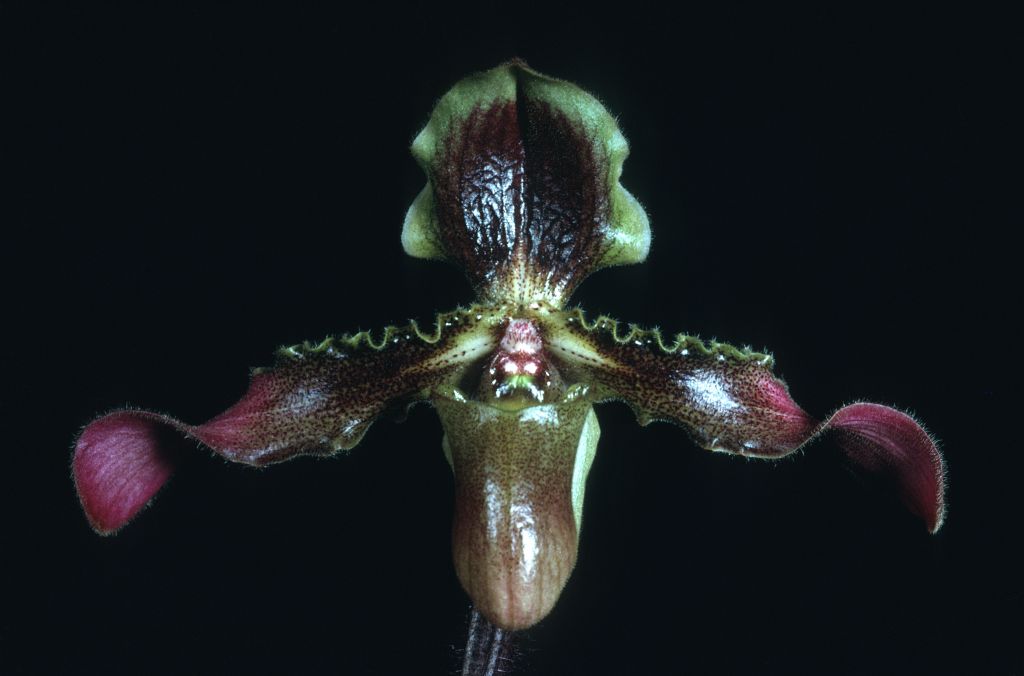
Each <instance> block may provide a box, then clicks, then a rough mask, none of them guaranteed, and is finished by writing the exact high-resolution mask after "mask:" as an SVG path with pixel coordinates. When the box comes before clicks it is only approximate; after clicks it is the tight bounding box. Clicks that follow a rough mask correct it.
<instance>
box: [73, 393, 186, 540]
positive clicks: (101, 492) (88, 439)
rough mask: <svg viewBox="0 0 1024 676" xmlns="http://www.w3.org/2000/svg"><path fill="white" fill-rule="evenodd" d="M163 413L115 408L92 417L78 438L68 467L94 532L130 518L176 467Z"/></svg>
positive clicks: (103, 531)
mask: <svg viewBox="0 0 1024 676" xmlns="http://www.w3.org/2000/svg"><path fill="white" fill-rule="evenodd" d="M161 417H162V416H158V415H156V414H153V413H146V412H144V411H117V412H115V413H110V414H108V415H105V416H103V417H101V418H98V419H96V420H94V421H93V422H92V423H90V424H89V425H88V426H86V428H85V429H84V430H83V431H82V434H81V436H79V437H78V441H77V443H76V444H75V455H74V460H73V461H72V472H73V473H74V478H75V487H76V489H77V490H78V498H79V500H81V502H82V508H83V509H84V510H85V514H86V516H87V518H88V519H89V523H90V524H91V525H92V527H93V528H94V529H95V530H96V532H98V533H100V534H102V535H110V534H112V533H114V532H116V531H117V530H118V529H120V528H121V527H122V526H124V525H125V524H126V523H128V522H129V521H131V519H132V518H133V517H134V516H135V515H136V514H138V513H139V511H140V510H142V508H143V507H145V506H146V504H147V503H148V502H149V501H150V499H152V497H153V496H154V495H156V493H157V492H158V491H159V490H160V488H161V487H162V486H163V485H164V484H165V483H166V482H167V479H168V478H170V476H171V473H172V472H173V471H174V460H173V457H172V453H171V452H170V449H169V447H168V444H167V438H166V436H167V433H168V431H169V430H168V425H167V422H166V421H163V420H161Z"/></svg>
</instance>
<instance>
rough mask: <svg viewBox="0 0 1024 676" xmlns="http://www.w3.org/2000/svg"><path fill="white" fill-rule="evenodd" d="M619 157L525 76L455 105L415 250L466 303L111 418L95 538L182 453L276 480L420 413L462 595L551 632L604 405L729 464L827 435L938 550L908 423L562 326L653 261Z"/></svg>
mask: <svg viewBox="0 0 1024 676" xmlns="http://www.w3.org/2000/svg"><path fill="white" fill-rule="evenodd" d="M627 152H628V148H627V145H626V141H625V139H624V138H623V136H622V134H621V133H620V132H619V130H618V128H617V125H616V123H615V121H614V119H613V118H612V117H611V116H610V115H609V114H608V112H607V111H606V110H605V109H604V108H603V107H602V106H601V104H600V103H599V102H598V101H597V100H596V99H594V98H593V97H591V96H590V95H589V94H587V93H585V92H583V91H582V90H580V89H579V88H577V87H576V86H574V85H572V84H569V83H567V82H563V81H559V80H555V79H552V78H549V77H546V76H543V75H540V74H539V73H536V72H535V71H533V70H531V69H529V68H528V67H527V66H525V64H523V63H521V62H511V63H509V64H505V65H502V66H499V67H498V68H495V69H493V70H490V71H487V72H485V73H482V74H479V75H475V76H472V77H469V78H467V79H465V80H463V81H462V82H460V83H458V84H457V85H456V86H455V87H454V88H453V89H452V90H451V91H450V92H448V94H447V95H445V96H444V97H443V98H442V99H441V101H440V102H439V103H438V105H437V107H436V109H435V111H434V113H433V115H432V117H431V119H430V122H429V123H428V124H427V126H426V128H425V129H424V130H423V131H422V132H421V133H420V134H419V136H418V137H417V138H416V140H415V142H414V143H413V154H414V156H415V157H416V159H417V161H418V162H419V163H420V165H421V166H422V168H423V170H424V171H425V172H426V174H427V178H428V182H427V185H426V187H425V188H424V189H423V191H422V192H421V193H420V194H419V196H418V197H417V198H416V200H415V202H414V203H413V205H412V207H411V208H410V209H409V212H408V214H407V216H406V221H405V225H404V228H403V231H402V244H403V246H404V247H405V250H406V252H408V253H409V254H410V255H413V256H417V257H421V258H434V259H440V260H446V261H449V262H451V263H453V264H455V265H458V266H460V267H461V268H462V269H463V270H465V272H466V274H467V276H468V278H469V281H470V283H471V284H472V286H473V288H474V291H475V293H476V299H475V301H474V303H473V304H471V305H469V306H468V307H465V308H459V309H456V310H454V311H451V312H447V313H443V314H440V315H438V317H437V319H436V321H435V323H434V325H433V326H430V327H420V326H418V325H417V324H416V323H410V324H409V325H407V326H402V327H388V328H386V329H384V330H383V331H381V332H379V333H376V334H373V335H371V334H369V333H365V332H364V333H359V334H356V335H353V336H344V337H339V338H328V339H327V340H324V341H322V342H320V343H317V344H309V343H307V344H303V345H298V346H293V347H288V348H283V349H282V350H280V351H279V353H278V356H277V360H276V363H275V364H274V366H272V367H269V368H263V369H257V370H256V371H255V372H254V374H253V377H252V380H251V383H250V386H249V390H248V392H247V393H246V394H245V396H244V397H243V398H242V399H241V400H240V401H239V402H238V403H237V404H235V405H234V406H233V407H231V408H230V409H228V410H227V411H225V412H223V413H221V414H220V415H218V416H216V417H215V418H213V419H212V420H210V421H208V422H206V423H203V424H200V425H189V424H186V423H183V422H181V421H179V420H177V419H175V418H172V417H169V416H166V415H162V414H158V413H151V412H147V411H139V410H122V411H115V412H113V413H110V414H108V415H105V416H102V417H100V418H98V419H97V420H95V421H94V422H92V423H91V424H89V425H88V426H87V427H86V428H85V429H84V430H83V431H82V433H81V435H80V437H79V438H78V441H77V444H76V447H75V454H74V459H73V473H74V478H75V483H76V486H77V489H78V493H79V497H80V499H81V502H82V506H83V508H84V510H85V513H86V516H87V517H88V519H89V522H90V523H91V524H92V526H93V528H95V529H96V530H97V531H98V532H100V533H103V534H109V533H113V532H115V531H116V530H118V529H119V528H121V527H122V526H124V525H125V524H126V523H127V522H128V521H129V520H131V519H132V518H133V517H134V516H135V515H136V514H137V513H138V512H139V511H140V510H141V509H142V508H143V507H144V506H145V505H146V504H147V503H148V502H149V500H150V499H151V498H152V497H153V496H154V495H155V494H156V493H157V491H159V489H160V488H161V486H163V484H164V483H165V482H166V481H167V479H168V478H169V477H170V476H171V474H172V472H173V469H174V465H175V459H176V457H177V456H178V454H179V453H180V446H181V441H182V439H183V438H184V439H190V440H193V441H194V442H198V443H200V444H202V445H203V446H206V447H208V448H209V449H212V450H213V451H214V452H215V453H217V454H219V455H220V456H222V457H224V458H226V459H228V460H232V461H234V462H240V463H244V464H249V465H257V466H259V465H266V464H270V463H275V462H280V461H284V460H288V459H291V458H293V457H296V456H299V455H310V454H315V455H329V454H333V453H336V452H338V451H341V450H347V449H351V448H352V447H354V446H355V445H356V444H358V443H359V442H360V440H361V439H362V437H363V435H364V434H365V433H366V431H367V429H368V428H369V427H370V425H371V424H372V423H373V422H374V421H375V420H376V419H377V418H378V417H380V416H381V415H382V414H383V413H385V412H386V411H389V410H402V409H404V408H405V407H408V406H410V405H412V404H415V403H417V402H426V403H429V404H430V405H432V406H433V407H434V408H435V410H436V411H437V413H438V415H439V417H440V419H441V423H442V427H443V429H444V438H443V443H442V446H443V450H444V453H445V456H446V457H447V459H448V461H449V463H450V464H451V467H452V470H453V472H454V474H455V491H456V500H455V515H454V524H453V532H452V549H453V556H454V562H455V568H456V572H457V574H458V577H459V579H460V581H461V582H462V585H463V587H464V588H465V589H466V591H467V593H468V594H469V596H470V597H471V599H472V600H473V603H474V604H475V606H476V607H477V608H478V609H479V610H480V612H481V613H482V614H483V615H484V616H485V617H486V618H487V619H488V620H490V621H491V622H492V623H493V624H495V625H496V626H498V627H501V628H503V629H522V628H525V627H529V626H531V625H533V624H535V623H536V622H538V621H540V620H541V619H543V618H544V617H545V616H546V615H547V614H548V613H549V612H550V610H551V608H552V607H553V606H554V604H555V602H556V601H557V599H558V597H559V595H560V594H561V591H562V589H563V588H564V586H565V584H566V581H567V580H568V577H569V575H570V573H571V571H572V569H573V566H574V565H575V561H576V552H577V545H578V541H579V536H580V532H581V527H582V517H583V514H582V510H583V498H584V489H585V486H586V478H587V473H588V471H589V469H590V464H591V462H592V460H593V458H594V453H595V451H596V447H597V442H598V437H599V435H600V430H599V425H598V421H597V417H596V414H595V412H594V405H595V404H598V403H601V402H605V401H612V400H616V401H624V402H626V403H627V404H628V405H629V406H630V407H631V408H632V409H633V411H634V412H635V414H636V416H637V419H638V421H639V422H640V424H641V425H646V424H648V423H650V422H652V421H655V420H663V421H668V422H672V423H675V424H677V425H679V426H681V427H683V428H684V429H685V430H686V431H687V432H688V433H689V434H690V436H691V437H692V438H693V439H694V441H695V442H696V443H697V444H698V445H700V446H702V447H703V448H706V449H709V450H713V451H720V452H723V453H731V454H736V455H744V456H750V457H758V458H779V457H783V456H786V455H789V454H791V453H793V452H795V451H796V450H798V449H799V448H801V447H802V446H803V445H805V444H806V443H808V442H809V441H811V440H813V439H815V438H817V437H818V436H821V435H823V434H829V435H831V436H832V437H833V438H834V440H835V441H836V443H837V444H838V445H839V446H840V447H841V448H842V449H843V450H844V451H845V452H846V454H847V455H848V456H849V458H850V459H851V460H852V461H853V463H854V464H855V465H857V466H858V467H860V468H862V469H864V470H867V471H870V472H875V473H880V474H882V475H884V476H886V477H888V478H890V479H891V480H892V482H893V483H894V485H895V486H896V487H897V489H898V490H899V493H900V495H901V496H902V498H903V500H904V502H905V503H906V504H907V506H908V507H909V508H910V509H911V511H913V512H914V513H915V514H916V515H918V516H919V517H921V518H922V519H923V520H924V522H925V524H926V526H927V527H928V529H929V530H930V531H931V532H935V531H937V530H938V528H939V527H940V526H941V524H942V519H943V513H944V503H943V493H944V466H943V461H942V457H941V455H940V453H939V451H938V449H937V446H936V444H935V442H934V441H933V440H932V439H931V438H930V437H929V435H928V434H927V433H926V432H925V431H924V429H923V428H922V427H921V426H920V425H919V424H918V423H917V422H916V421H915V420H914V419H913V418H911V417H910V416H909V415H907V414H905V413H902V412H900V411H898V410H895V409H892V408H889V407H886V406H882V405H879V404H872V403H854V404H850V405H848V406H844V407H843V408H840V409H839V410H838V411H836V412H835V413H833V414H832V415H831V416H829V417H827V418H826V419H825V420H824V421H819V420H817V419H815V418H813V417H811V416H810V415H808V414H807V413H805V412H804V411H803V409H801V408H800V407H799V406H798V405H797V404H796V403H795V402H794V401H793V399H792V398H791V397H790V395H789V391H788V389H787V387H786V385H785V384H784V383H783V382H782V381H781V380H780V379H778V378H777V377H776V376H774V375H773V373H772V367H773V361H772V358H771V357H770V356H768V355H766V354H761V353H757V352H753V351H751V350H749V349H738V348H735V347H732V346H730V345H726V344H723V343H718V342H710V343H707V342H704V341H701V340H699V339H697V338H694V337H690V336H686V335H677V336H674V337H671V338H668V337H665V336H662V335H661V333H660V332H659V331H657V330H644V329H641V328H639V327H637V326H634V325H624V324H621V323H619V322H617V321H614V320H612V319H609V318H606V317H598V318H596V319H593V320H590V319H588V318H587V317H586V316H585V315H584V313H583V312H582V311H581V310H580V309H577V308H567V307H566V303H567V301H568V299H569V297H570V296H571V294H572V292H573V290H574V289H575V288H576V287H577V286H578V285H579V284H580V283H581V282H582V281H583V279H584V278H586V276H587V275H589V274H590V273H592V272H594V271H595V270H598V269H600V268H602V267H607V266H612V265H624V264H630V263H638V262H641V261H643V260H644V258H645V257H646V255H647V251H648V248H649V246H650V229H649V226H648V222H647V217H646V215H645V213H644V211H643V209H642V207H641V206H640V205H639V204H638V203H637V201H636V200H635V199H634V198H633V197H632V196H631V195H630V194H629V193H628V192H627V191H626V190H625V189H624V188H623V187H622V186H621V185H620V183H619V178H620V175H621V171H622V165H623V161H624V160H625V158H626V155H627Z"/></svg>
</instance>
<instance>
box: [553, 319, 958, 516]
mask: <svg viewBox="0 0 1024 676" xmlns="http://www.w3.org/2000/svg"><path fill="white" fill-rule="evenodd" d="M549 346H550V350H551V354H552V355H553V356H554V357H555V358H556V360H557V361H558V362H559V364H560V367H561V368H563V369H564V370H565V371H566V372H568V373H569V376H567V379H568V380H570V381H571V380H572V379H573V378H576V379H581V380H585V381H588V382H595V383H597V384H599V385H600V389H599V390H598V392H597V397H598V398H605V399H621V400H623V401H625V402H626V403H628V404H629V405H630V407H632V409H633V410H634V412H635V413H636V415H637V418H638V420H639V421H640V423H641V424H643V425H646V424H647V423H649V422H651V421H653V420H665V421H668V422H673V423H676V424H678V425H681V426H682V427H684V428H685V429H686V430H687V431H688V432H689V433H690V434H691V435H692V436H693V438H694V440H695V441H696V442H697V443H698V444H700V445H701V446H703V447H704V448H707V449H709V450H713V451H722V452H727V453H734V454H739V455H745V456H750V457H758V458H779V457H783V456H786V455H789V454H791V453H793V452H795V451H796V450H798V449H799V448H801V447H802V446H804V445H805V444H807V443H808V442H810V441H812V440H813V439H815V438H817V437H818V436H820V435H822V434H824V433H826V432H830V433H833V434H835V435H836V436H837V437H838V441H839V445H840V447H841V448H843V450H844V451H845V452H846V454H847V456H848V457H849V458H850V459H851V460H852V461H853V463H854V464H856V465H857V466H858V467H860V468H862V469H864V470H867V471H871V472H878V473H881V474H883V475H884V476H886V477H888V478H890V479H891V480H893V481H894V482H895V483H896V484H897V485H898V488H899V492H900V495H901V497H902V498H903V500H904V502H905V503H906V504H907V505H908V507H909V508H910V510H911V511H912V512H914V513H915V514H917V515H918V516H920V517H921V518H922V519H923V520H924V521H925V524H926V525H927V526H928V530H929V531H931V532H933V533H934V532H935V531H937V530H938V529H939V527H940V526H941V525H942V520H943V516H944V511H945V506H944V492H945V486H944V476H945V470H944V465H943V460H942V456H941V454H940V453H939V450H938V446H937V445H936V443H935V441H934V440H933V439H932V438H931V437H930V436H929V435H928V433H927V432H926V431H925V430H924V429H923V428H922V427H921V426H920V425H919V424H918V423H917V422H916V421H915V420H914V419H913V418H911V417H910V416H909V415H907V414H906V413H902V412H900V411H897V410H896V409H893V408H889V407H887V406H882V405H879V404H870V403H857V404H851V405H850V406H845V407H843V408H841V409H839V410H838V411H836V412H835V413H834V414H832V416H830V417H829V418H828V419H827V420H826V421H825V422H819V421H817V420H815V419H814V418H812V417H811V416H809V415H808V414H807V413H806V412H804V410H803V409H802V408H800V406H798V405H797V404H796V402H794V401H793V399H792V398H791V397H790V395H789V389H788V388H787V387H786V384H785V383H783V382H782V381H781V380H780V379H778V378H776V377H775V375H774V374H773V373H772V363H773V362H772V359H771V357H770V356H768V355H765V354H760V353H756V352H752V351H750V350H746V349H744V350H741V349H737V348H735V347H733V346H731V345H725V344H722V343H710V344H705V343H703V342H701V341H700V340H698V339H696V338H692V337H688V336H682V335H680V336H677V337H676V338H675V340H674V341H673V342H672V343H670V344H666V343H665V342H664V341H663V340H662V337H661V335H660V334H659V332H658V331H657V330H655V331H645V330H642V329H639V328H637V327H635V326H630V327H628V329H623V327H620V326H619V325H618V324H617V323H616V322H615V321H614V320H611V319H608V318H604V317H602V318H599V319H598V320H597V321H595V322H594V323H592V324H590V323H587V322H586V320H585V319H584V317H583V315H582V314H581V313H580V312H579V311H576V312H574V313H569V314H563V315H562V322H561V323H560V324H558V323H556V322H552V326H551V328H549Z"/></svg>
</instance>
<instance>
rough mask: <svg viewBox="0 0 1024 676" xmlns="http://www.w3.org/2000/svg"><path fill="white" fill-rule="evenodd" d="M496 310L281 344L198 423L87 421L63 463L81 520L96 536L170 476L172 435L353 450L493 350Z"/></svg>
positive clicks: (290, 453)
mask: <svg viewBox="0 0 1024 676" xmlns="http://www.w3.org/2000/svg"><path fill="white" fill-rule="evenodd" d="M496 312H497V311H496V310H495V309H493V308H490V309H489V308H471V309H470V310H462V311H456V312H452V313H449V314H446V315H441V316H439V317H438V320H437V324H436V326H435V330H434V332H433V333H429V334H428V333H424V332H422V331H421V330H420V329H419V327H417V326H416V324H415V323H413V324H410V325H409V326H406V327H402V328H394V327H389V328H388V329H386V330H385V331H384V335H383V337H382V339H381V340H380V342H375V341H373V340H372V339H371V337H370V336H369V334H366V333H361V334H358V335H356V336H352V337H347V338H340V339H328V340H326V341H324V342H322V343H320V344H319V345H315V346H313V345H309V344H306V345H302V346H296V347H291V348H284V349H282V350H281V351H280V352H279V355H278V360H277V364H276V365H275V366H274V367H272V368H268V369H261V370H257V371H256V372H255V373H254V375H253V377H252V380H251V382H250V385H249V390H248V391H247V392H246V394H245V396H244V397H243V398H242V399H241V400H240V401H239V402H238V403H237V404H235V405H234V406H232V407H231V408H229V409H228V410H227V411H225V412H223V413H221V414H220V415H218V416H217V417H215V418H213V419H212V420H210V421H209V422H206V423H204V424H202V425H188V424H186V423H183V422H181V421H179V420H177V419H175V418H172V417H170V416H167V415H162V414H159V413H152V412H148V411H132V410H125V411H116V412H114V413H110V414H108V415H105V416H103V417H101V418H99V419H97V420H95V421H94V422H92V423H90V424H89V425H88V426H86V428H85V429H84V430H83V431H82V434H81V435H80V436H79V438H78V441H77V443H76V445H75V455H74V460H73V463H72V469H73V473H74V477H75V485H76V487H77V489H78V494H79V498H80V500H81V502H82V507H83V508H84V510H85V513H86V516H87V517H88V519H89V522H90V523H91V524H92V526H93V528H95V529H96V530H97V531H99V532H101V533H104V534H106V533H112V532H114V531H116V530H117V529H119V528H120V527H121V526H123V525H124V524H125V523H127V522H128V521H129V520H130V519H131V518H132V517H133V516H134V515H135V514H136V513H137V512H138V511H139V510H140V509H142V507H144V506H145V505H146V503H147V502H148V501H149V500H150V498H152V497H153V496H154V495H155V494H156V492H157V491H159V489H160V487H161V486H162V485H163V484H164V482H166V480H167V479H168V477H169V476H170V475H171V473H172V471H173V465H174V457H175V448H174V446H175V444H177V443H180V439H181V437H186V438H189V439H192V440H194V441H198V442H200V443H202V444H203V445H205V446H208V447H209V448H210V449H212V450H213V451H215V452H216V453H218V454H219V455H221V456H222V457H224V458H226V459H228V460H231V461H233V462H240V463H245V464H248V465H256V466H260V465H266V464H269V463H274V462H280V461H283V460H288V459H290V458H293V457H296V456H298V455H306V454H315V455H327V454H331V453H334V452H336V451H339V450H342V449H349V448H352V447H353V446H355V445H356V444H357V443H359V440H360V439H361V438H362V436H363V434H364V433H365V432H366V430H367V428H369V426H370V425H371V424H372V423H373V421H374V420H375V419H376V418H377V417H378V416H379V415H380V414H381V412H383V411H384V410H385V409H387V408H389V407H395V406H401V405H403V404H409V403H412V402H415V401H422V400H424V399H426V398H427V396H428V395H429V393H430V391H431V389H432V388H433V387H436V386H437V385H439V384H441V383H445V382H448V381H450V380H451V381H455V380H457V379H458V378H459V376H460V374H461V372H462V370H464V369H465V367H466V366H467V365H469V364H470V363H472V362H473V361H474V360H477V359H480V358H481V357H483V356H485V355H486V354H488V353H489V352H490V351H492V350H493V349H494V347H495V345H496V340H497V339H496V337H495V333H494V326H493V324H494V323H495V322H496V321H497V319H496V316H497V315H496Z"/></svg>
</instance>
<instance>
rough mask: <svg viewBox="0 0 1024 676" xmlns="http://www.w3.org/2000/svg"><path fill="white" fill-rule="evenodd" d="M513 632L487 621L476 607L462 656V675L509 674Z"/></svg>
mask: <svg viewBox="0 0 1024 676" xmlns="http://www.w3.org/2000/svg"><path fill="white" fill-rule="evenodd" d="M511 639H512V632H510V631H507V630H505V629H499V628H498V627H495V626H494V625H493V624H491V623H490V622H488V621H487V619H486V618H485V617H484V616H483V615H481V614H480V613H479V612H478V611H477V609H476V608H473V612H472V613H471V614H470V617H469V635H468V636H467V637H466V652H465V655H463V658H462V672H461V673H462V676H494V675H495V674H508V673H511V672H510V671H508V668H509V667H510V666H511V661H512V660H511V658H510V657H509V654H508V653H509V649H510V648H511V643H512V641H511Z"/></svg>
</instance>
